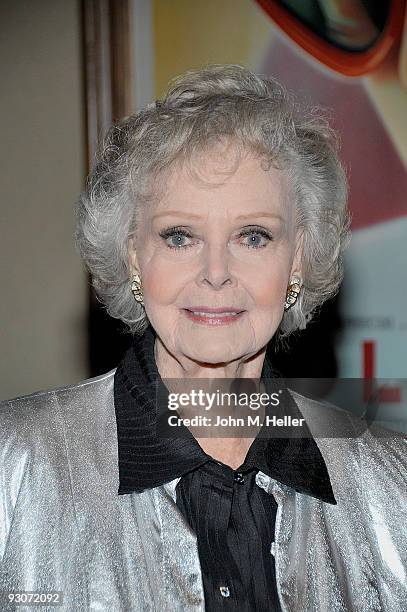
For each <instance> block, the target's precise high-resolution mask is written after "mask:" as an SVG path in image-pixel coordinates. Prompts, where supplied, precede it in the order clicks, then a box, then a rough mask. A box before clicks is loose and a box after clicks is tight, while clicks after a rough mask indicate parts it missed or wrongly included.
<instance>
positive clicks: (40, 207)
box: [0, 0, 87, 399]
mask: <svg viewBox="0 0 407 612" xmlns="http://www.w3.org/2000/svg"><path fill="white" fill-rule="evenodd" d="M0 57H1V64H0V66H1V67H0V86H1V95H0V96H1V99H0V121H1V130H0V134H1V147H0V151H1V153H0V155H1V163H0V185H1V206H0V218H1V221H0V292H1V293H0V295H1V299H0V321H1V324H0V354H1V364H0V399H2V398H3V399H4V398H7V397H12V396H16V395H22V394H25V393H30V392H33V391H35V390H38V389H45V388H49V387H52V386H57V385H63V384H68V383H71V382H75V381H77V380H80V379H81V378H84V377H86V374H87V372H86V363H85V354H86V346H85V340H86V334H85V325H86V308H87V289H86V286H87V276H86V273H85V272H84V270H83V268H82V264H81V262H80V259H79V256H78V255H77V254H76V252H75V250H74V247H73V240H72V232H73V202H74V200H75V198H76V197H77V195H78V193H79V192H80V190H81V188H82V184H83V179H84V173H85V149H84V143H85V141H84V113H83V107H84V100H83V92H82V68H81V61H82V58H81V39H80V2H79V0H78V1H77V0H35V1H33V0H25V1H24V0H3V1H2V2H0Z"/></svg>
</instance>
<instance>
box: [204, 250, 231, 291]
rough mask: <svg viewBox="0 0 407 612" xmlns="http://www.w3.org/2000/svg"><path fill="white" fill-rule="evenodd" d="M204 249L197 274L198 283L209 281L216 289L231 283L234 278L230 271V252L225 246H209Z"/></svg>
mask: <svg viewBox="0 0 407 612" xmlns="http://www.w3.org/2000/svg"><path fill="white" fill-rule="evenodd" d="M205 251H206V252H205V254H204V259H203V265H202V269H201V271H200V275H199V281H200V283H202V282H205V283H209V284H210V285H212V286H213V287H214V288H216V289H219V288H220V287H222V286H223V285H226V284H227V285H230V284H233V282H234V278H233V275H232V273H231V271H230V254H229V252H228V250H227V247H223V246H221V245H217V246H211V247H207V249H206V250H205Z"/></svg>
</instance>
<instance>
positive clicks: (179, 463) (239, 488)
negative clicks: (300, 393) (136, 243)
mask: <svg viewBox="0 0 407 612" xmlns="http://www.w3.org/2000/svg"><path fill="white" fill-rule="evenodd" d="M154 343H155V332H154V329H153V328H152V327H151V325H150V326H149V327H148V328H147V330H146V332H145V333H144V334H143V335H142V336H140V337H137V338H136V339H135V341H134V343H133V345H132V347H131V348H130V349H129V350H128V351H127V353H126V354H125V356H124V358H123V360H122V361H121V363H120V364H119V366H118V368H117V370H116V373H115V383H114V384H115V386H114V396H115V411H116V422H117V432H118V453H119V477H120V486H119V490H118V493H119V494H120V495H124V494H127V493H132V492H141V491H144V490H145V489H148V488H152V487H156V486H160V485H162V484H164V483H166V482H170V481H172V480H174V479H175V478H178V477H179V478H180V480H179V482H178V484H177V486H176V489H175V491H176V504H177V507H178V510H179V511H180V512H181V513H182V514H183V516H184V517H185V519H186V521H187V522H188V523H189V525H190V526H191V529H192V530H193V531H194V533H195V534H196V536H197V544H198V552H199V560H200V564H201V570H202V579H203V586H204V592H205V609H206V610H208V611H209V612H217V611H218V610H219V611H221V610H231V611H232V610H233V611H234V612H246V611H247V612H251V611H260V612H261V611H265V610H270V611H274V610H276V611H279V610H280V605H279V599H278V594H277V584H276V576H275V566H274V556H273V554H272V543H273V540H274V530H275V519H276V512H277V504H276V502H275V500H274V497H273V495H271V494H269V493H267V492H266V491H265V490H264V489H263V488H262V487H261V486H260V485H261V483H260V481H259V484H258V483H257V482H256V475H257V474H258V472H259V471H260V472H262V473H264V474H266V475H268V476H270V477H272V478H274V479H275V480H278V481H279V482H282V483H284V484H286V485H288V486H290V487H293V488H294V489H296V490H297V491H299V492H301V493H305V494H308V495H312V496H314V497H318V498H320V499H322V500H323V501H325V502H327V503H331V504H336V500H335V498H334V495H333V492H332V488H331V483H330V479H329V475H328V472H327V468H326V465H325V462H324V460H323V457H322V455H321V453H320V451H319V449H318V446H317V444H316V443H315V441H314V440H313V438H312V437H311V434H310V432H309V430H308V427H307V426H306V425H304V437H299V438H298V437H297V438H289V437H285V438H284V437H279V438H273V437H268V436H266V437H263V433H264V431H263V430H264V425H263V427H262V429H261V430H260V432H259V434H258V435H257V437H256V438H255V440H254V441H253V443H252V444H251V446H250V448H249V450H248V453H247V455H246V458H245V460H244V462H243V464H242V465H241V466H240V467H239V468H238V469H237V470H233V469H232V468H231V467H230V466H228V465H225V464H224V463H222V462H220V461H217V460H215V459H214V458H213V457H211V456H210V455H208V454H207V453H205V451H204V450H203V449H202V447H201V446H200V445H199V444H198V442H197V441H196V440H195V438H194V437H193V436H192V434H190V433H189V430H187V428H186V427H185V426H183V428H184V430H185V431H184V435H183V437H179V438H163V437H158V436H157V430H156V424H157V407H156V386H155V385H156V383H157V381H161V378H160V375H159V373H158V370H157V366H156V363H155V358H154ZM275 375H276V373H275V372H273V370H272V368H271V364H270V363H269V361H268V360H267V359H266V360H265V362H264V367H263V371H262V379H265V382H266V381H267V379H271V378H272V377H273V376H275ZM282 382H283V381H282V379H281V378H279V386H281V383H282ZM161 384H162V381H161ZM266 387H267V382H266ZM284 397H285V398H286V399H285V402H284V405H283V406H281V405H280V410H281V412H280V414H289V415H291V416H293V417H295V418H302V415H301V413H300V411H299V409H298V407H297V405H296V403H295V401H294V399H293V398H292V396H291V395H290V394H289V393H286V394H284ZM266 414H267V409H266ZM188 433H189V435H188Z"/></svg>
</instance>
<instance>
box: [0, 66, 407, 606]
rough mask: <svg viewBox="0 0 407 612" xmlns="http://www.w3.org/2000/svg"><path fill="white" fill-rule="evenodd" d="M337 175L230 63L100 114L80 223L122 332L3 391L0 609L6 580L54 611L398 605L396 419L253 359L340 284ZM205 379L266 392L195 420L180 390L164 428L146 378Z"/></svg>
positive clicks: (344, 233) (310, 133)
mask: <svg viewBox="0 0 407 612" xmlns="http://www.w3.org/2000/svg"><path fill="white" fill-rule="evenodd" d="M346 193H347V189H346V180H345V176H344V172H343V169H342V167H341V164H340V161H339V158H338V153H337V147H336V145H335V138H334V135H333V133H332V131H331V130H330V129H329V127H328V126H327V124H326V122H325V121H323V120H322V119H320V118H318V117H317V116H316V115H315V113H312V112H305V111H304V110H301V109H300V108H299V107H298V105H297V103H296V102H294V101H293V100H292V99H291V98H290V97H289V96H288V95H287V94H286V92H285V91H284V89H283V88H282V87H281V85H279V84H278V83H276V82H275V81H274V80H272V79H267V78H264V77H262V76H259V75H256V74H253V73H252V72H250V71H249V70H247V69H244V68H242V67H240V66H234V65H232V66H212V67H208V68H206V69H204V70H198V71H191V72H188V73H186V74H185V75H183V76H181V77H180V78H178V79H177V80H175V82H174V83H173V84H172V86H171V88H170V89H169V91H168V93H167V95H166V96H165V97H164V99H163V100H161V101H157V102H155V103H154V104H150V105H149V106H147V108H145V109H144V110H142V111H141V112H139V113H137V114H136V115H134V116H132V117H129V118H126V119H125V120H123V121H122V122H120V123H118V124H117V125H115V126H113V127H112V128H111V130H110V132H109V133H108V135H107V138H106V139H105V141H104V143H103V147H102V148H101V151H100V155H99V158H98V160H97V162H96V164H95V167H94V168H93V171H92V173H91V175H90V178H89V182H88V186H87V190H86V192H85V193H84V194H83V195H82V197H81V199H80V202H79V206H78V226H77V236H76V237H77V243H78V245H79V248H80V251H81V254H82V256H83V258H84V260H85V262H86V264H87V266H88V268H89V270H90V272H91V274H92V278H93V284H94V287H95V289H96V292H97V294H98V296H99V298H100V299H101V301H102V302H103V303H104V304H105V305H106V308H107V310H108V311H109V313H110V314H111V315H112V316H113V317H116V318H119V319H121V320H122V321H124V322H125V323H126V324H127V325H128V327H129V330H130V331H131V332H132V333H133V336H134V341H133V343H132V346H131V348H130V349H129V351H128V352H127V353H126V354H125V355H124V357H123V360H122V362H121V363H120V364H118V367H117V369H115V370H113V371H111V372H108V373H107V374H104V375H103V376H98V377H97V378H93V379H90V380H86V381H84V382H81V383H79V384H77V385H73V386H69V387H64V388H59V389H54V390H51V391H47V392H41V393H35V394H33V395H29V396H26V397H21V398H18V399H15V400H11V401H9V402H5V403H3V404H2V406H1V412H0V423H1V429H0V444H1V447H0V448H1V464H0V474H1V504H0V513H1V514H0V558H1V571H0V590H1V591H3V595H2V596H3V601H2V607H1V609H2V610H3V609H14V605H15V603H16V602H21V601H23V602H24V601H27V599H24V597H27V594H24V593H21V592H22V591H30V592H33V593H34V596H35V595H38V593H42V594H44V593H45V594H46V597H47V598H48V599H47V601H50V600H51V597H53V598H54V599H52V602H53V603H58V604H59V605H61V606H62V609H63V610H67V611H70V612H71V611H85V610H106V611H109V612H113V611H115V612H116V611H119V610H120V611H125V612H128V611H147V610H150V611H156V610H157V611H159V610H165V611H171V612H172V611H174V610H179V611H184V610H195V611H198V610H202V611H203V610H211V611H212V610H234V611H239V612H244V611H246V610H247V611H251V610H260V611H263V610H284V611H290V612H298V611H324V612H328V611H329V612H334V611H337V612H339V611H348V610H352V611H360V612H366V611H369V612H370V611H377V612H378V611H379V610H385V611H387V612H390V611H393V612H401V610H406V609H407V586H406V559H407V552H406V551H407V537H406V532H405V526H406V524H407V509H406V503H405V502H406V499H405V493H406V483H407V474H406V458H405V450H406V438H405V437H404V436H402V435H401V434H397V433H395V432H394V433H392V434H391V435H390V436H387V437H383V436H381V435H379V434H380V431H381V430H379V428H374V427H371V428H362V429H361V428H360V426H359V425H360V424H359V422H357V420H356V419H355V418H354V417H352V416H351V415H350V414H349V415H348V414H347V413H343V414H342V413H341V411H339V410H338V409H336V408H335V407H332V406H329V405H327V404H325V403H322V402H319V401H315V400H312V399H309V398H306V397H304V396H302V395H300V394H298V393H296V392H294V391H289V390H288V389H287V388H286V387H284V381H282V380H277V379H276V371H275V370H274V369H273V366H272V363H270V361H269V359H268V357H266V349H267V345H268V343H269V341H270V340H271V339H272V338H275V339H279V340H281V342H283V340H284V337H285V336H288V335H289V334H290V333H292V332H293V331H295V330H297V329H303V328H305V326H306V325H307V323H308V322H309V321H310V319H311V317H312V315H313V313H315V311H316V309H317V308H318V306H320V305H321V304H322V303H323V302H324V301H325V300H326V299H328V298H329V297H331V296H332V295H334V294H335V293H336V292H337V290H338V287H339V285H340V282H341V279H342V273H343V272H342V270H343V262H342V255H343V249H344V247H345V245H346V243H347V241H348V236H349V215H348V211H347V208H346ZM310 358H312V355H310ZM215 379H216V380H217V381H219V380H224V381H229V382H230V381H231V380H232V383H233V384H234V383H236V382H238V383H242V382H243V383H244V382H245V381H250V382H251V383H252V384H253V385H254V387H253V388H256V389H262V390H263V391H264V390H266V391H272V390H273V389H274V390H275V389H276V388H278V389H279V392H281V401H279V402H276V403H274V405H271V403H270V404H269V405H267V406H266V407H264V409H263V411H262V414H261V416H262V419H261V420H260V424H261V428H259V427H258V428H257V430H256V431H255V430H253V429H251V430H250V431H249V435H245V436H243V435H239V432H238V428H237V427H235V428H234V427H232V428H231V430H230V431H229V432H228V433H226V430H222V431H221V435H216V428H215V431H214V429H213V425H211V424H210V421H204V422H203V424H202V422H201V426H200V428H198V429H196V430H194V429H193V428H192V426H191V428H190V427H189V426H188V421H187V420H182V418H181V415H183V417H185V416H188V414H189V415H190V416H191V415H192V414H194V415H196V414H198V412H199V411H195V412H193V411H192V412H191V411H190V412H188V402H187V403H186V405H185V406H184V409H183V410H180V411H178V412H177V417H179V419H178V421H179V426H178V430H177V432H176V433H173V434H172V435H171V434H169V433H168V431H169V429H170V427H169V426H168V427H167V429H166V430H165V429H162V430H160V431H161V433H160V431H159V428H158V423H159V421H160V423H161V422H162V418H161V417H162V416H164V417H165V415H166V414H167V417H168V414H169V411H167V413H166V411H165V409H163V405H162V401H161V400H160V398H162V396H161V395H160V394H158V393H157V388H158V387H160V388H161V389H162V388H164V390H166V391H167V392H168V391H171V390H172V391H173V390H174V389H175V388H177V385H178V383H180V382H182V383H183V384H184V383H188V381H194V383H196V382H199V380H202V382H205V381H209V382H210V383H211V384H212V383H213V381H214V380H215ZM276 381H277V382H276ZM165 383H167V384H165ZM211 388H213V386H212V387H211ZM228 388H229V389H230V386H229V387H228ZM275 396H276V394H274V398H275ZM270 397H271V395H270ZM168 398H169V395H167V399H168ZM190 407H191V406H190ZM238 410H239V407H238V406H232V407H231V408H230V410H229V415H236V414H237V412H238ZM207 412H208V411H206V412H205V414H206V415H207ZM223 414H225V412H223ZM171 415H172V416H174V413H173V412H171ZM200 415H201V417H202V411H201V412H200ZM344 415H346V416H344ZM218 417H219V414H218ZM276 417H278V418H276ZM280 417H281V418H280ZM286 418H287V419H288V418H289V419H291V420H289V421H287V420H286ZM164 420H165V419H164ZM167 420H168V423H169V421H170V419H169V417H168V419H167ZM344 420H345V421H346V435H341V436H340V437H339V433H338V427H340V426H342V425H341V424H343V421H344ZM191 422H192V419H191ZM321 422H324V424H325V425H327V427H325V428H324V431H325V432H327V431H328V432H329V435H325V436H323V437H322V436H321V435H318V432H320V431H321V430H320V425H321ZM168 423H167V425H168ZM190 424H191V423H190ZM258 424H259V423H258ZM281 426H282V429H281ZM211 427H212V430H211V431H209V430H210V429H211ZM279 427H280V429H279ZM296 428H297V429H296ZM277 430H279V433H278V434H277V433H275V432H276V431H277ZM294 430H296V432H297V433H296V434H294V435H291V432H292V431H294ZM194 431H195V435H193V432H194ZM245 431H246V433H247V431H248V430H247V429H246V430H245ZM270 432H271V433H270ZM281 432H282V433H281ZM298 432H299V433H298ZM356 434H358V435H356ZM30 597H33V595H30ZM40 601H43V602H44V601H45V600H44V599H42V600H40ZM43 605H44V604H43ZM47 605H49V609H50V610H51V609H52V610H54V609H55V606H51V604H47ZM33 609H36V608H33Z"/></svg>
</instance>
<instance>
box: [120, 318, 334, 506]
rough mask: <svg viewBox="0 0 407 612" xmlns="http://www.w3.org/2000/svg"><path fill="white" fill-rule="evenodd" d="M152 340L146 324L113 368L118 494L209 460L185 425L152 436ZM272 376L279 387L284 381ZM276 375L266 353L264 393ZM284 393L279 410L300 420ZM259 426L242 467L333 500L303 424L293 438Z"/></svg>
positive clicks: (180, 473) (154, 418)
mask: <svg viewBox="0 0 407 612" xmlns="http://www.w3.org/2000/svg"><path fill="white" fill-rule="evenodd" d="M155 338H156V333H155V331H154V329H153V327H152V326H151V324H150V325H149V326H148V327H147V329H146V331H145V332H144V333H143V334H142V335H139V336H136V337H135V339H134V341H133V344H132V346H131V347H130V349H129V350H128V351H127V352H126V353H125V355H124V357H123V359H122V361H121V362H120V364H119V366H118V368H117V370H116V372H115V377H114V403H115V411H116V423H117V436H118V459H119V478H120V486H119V490H118V493H119V495H122V494H126V493H132V492H137V493H139V492H141V491H144V490H145V489H150V488H152V487H157V486H159V485H162V484H164V483H166V482H170V481H171V480H174V479H175V478H177V477H181V476H183V475H184V474H186V473H187V472H190V471H192V470H194V469H196V468H198V467H199V466H201V465H202V464H204V463H206V462H207V461H214V459H213V458H212V457H211V456H210V455H208V454H207V453H205V451H204V450H203V449H202V448H201V446H200V445H199V444H198V442H197V441H196V439H195V438H194V437H193V435H192V434H191V433H190V431H189V429H188V428H187V427H186V426H185V425H181V429H182V430H183V431H182V437H177V438H169V437H157V435H156V431H155V428H156V423H157V408H156V403H155V398H156V385H157V384H160V383H161V385H163V383H162V380H161V377H160V374H159V372H158V369H157V366H156V363H155V357H154V344H155ZM277 375H278V376H279V378H278V386H279V388H281V386H282V383H283V382H284V381H283V379H282V378H281V377H280V375H279V374H278V373H277ZM275 377H276V372H275V371H273V369H272V367H271V364H270V362H269V360H268V358H267V357H266V359H265V361H264V366H263V371H262V375H261V378H262V379H264V382H265V385H266V389H267V391H268V392H273V391H275V390H276V388H275V387H273V389H271V388H270V384H272V383H273V380H272V379H273V378H275ZM283 386H284V385H283ZM284 391H285V393H284V398H285V400H284V402H280V410H281V413H279V414H280V415H281V416H283V415H284V414H286V415H291V416H292V417H294V418H302V414H301V412H300V411H299V409H298V407H297V404H296V403H295V401H294V399H293V397H292V395H291V394H290V393H289V392H288V390H287V388H286V387H285V388H284ZM266 413H267V412H266ZM274 413H275V408H274V409H273V414H274ZM177 430H178V428H177ZM263 430H264V425H263V427H262V429H261V430H260V432H259V434H258V435H257V437H256V439H255V440H254V441H253V443H252V445H251V447H250V449H249V452H248V454H247V457H246V460H245V462H244V464H243V466H242V468H245V469H250V468H251V467H256V468H258V469H259V470H261V471H262V472H264V473H265V474H268V475H269V476H271V477H272V478H274V479H276V480H278V481H279V482H282V483H284V484H286V485H288V486H290V487H292V488H294V489H296V490H297V491H299V492H302V493H306V494H308V495H311V496H313V497H317V498H319V499H321V500H323V501H326V502H328V503H331V504H336V500H335V497H334V495H333V491H332V487H331V482H330V479H329V475H328V471H327V468H326V465H325V462H324V459H323V457H322V455H321V452H320V450H319V448H318V446H317V444H316V442H315V440H314V439H313V438H312V435H311V433H310V431H309V429H308V427H307V426H306V424H305V422H304V424H303V427H302V433H300V434H299V433H298V431H297V432H296V436H301V437H292V428H291V429H290V428H287V430H286V435H285V437H278V438H276V437H273V438H270V437H264V436H263V434H262V431H263ZM279 430H280V431H281V428H279ZM178 431H179V430H178ZM281 435H283V434H281V433H280V436H281ZM241 471H243V470H241Z"/></svg>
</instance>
